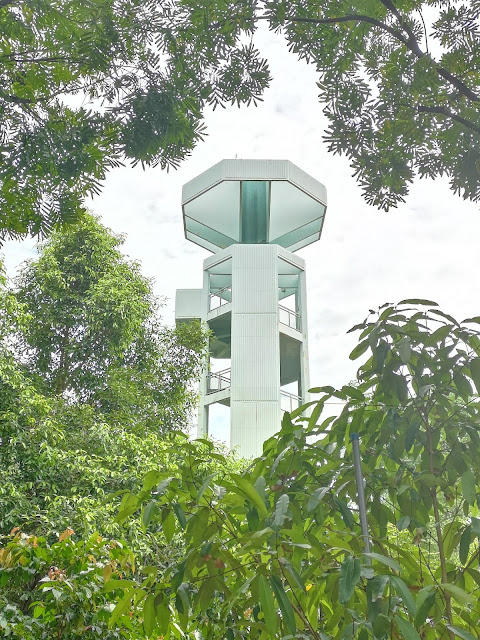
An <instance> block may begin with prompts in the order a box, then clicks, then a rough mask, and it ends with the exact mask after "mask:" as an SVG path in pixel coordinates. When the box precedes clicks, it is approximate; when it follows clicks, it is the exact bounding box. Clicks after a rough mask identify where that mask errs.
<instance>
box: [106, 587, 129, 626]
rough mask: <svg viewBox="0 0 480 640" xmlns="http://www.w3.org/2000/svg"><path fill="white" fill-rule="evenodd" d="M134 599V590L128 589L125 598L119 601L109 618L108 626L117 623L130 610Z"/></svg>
mask: <svg viewBox="0 0 480 640" xmlns="http://www.w3.org/2000/svg"><path fill="white" fill-rule="evenodd" d="M131 600H132V592H131V591H127V593H126V594H125V595H124V596H123V598H122V599H121V600H120V601H119V602H118V603H117V606H116V607H115V609H114V610H113V611H112V614H111V616H110V618H109V619H108V626H109V627H110V628H112V627H113V625H114V624H115V623H116V621H117V620H118V619H119V618H120V616H122V615H123V614H125V613H126V612H127V611H129V610H130V602H131Z"/></svg>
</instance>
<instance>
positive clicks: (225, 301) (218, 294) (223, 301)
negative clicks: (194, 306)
mask: <svg viewBox="0 0 480 640" xmlns="http://www.w3.org/2000/svg"><path fill="white" fill-rule="evenodd" d="M227 291H228V292H229V293H230V296H229V297H230V300H229V299H228V298H226V297H224V296H222V295H221V294H222V293H224V292H227ZM231 294H232V287H231V286H229V287H223V289H218V290H217V291H214V292H212V293H210V302H209V307H208V310H209V311H213V309H218V308H219V307H223V305H224V304H228V303H229V302H231V301H232V295H231ZM215 298H218V301H219V302H218V304H216V305H213V301H214V299H215Z"/></svg>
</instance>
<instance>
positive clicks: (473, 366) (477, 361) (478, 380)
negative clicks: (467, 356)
mask: <svg viewBox="0 0 480 640" xmlns="http://www.w3.org/2000/svg"><path fill="white" fill-rule="evenodd" d="M470 375H471V377H472V380H473V381H474V383H475V386H476V387H477V393H480V358H474V359H473V360H472V361H471V362H470Z"/></svg>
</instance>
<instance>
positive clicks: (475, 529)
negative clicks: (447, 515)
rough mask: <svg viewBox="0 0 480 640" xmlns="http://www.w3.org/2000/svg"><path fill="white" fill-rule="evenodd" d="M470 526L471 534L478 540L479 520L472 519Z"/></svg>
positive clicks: (479, 533) (479, 535)
mask: <svg viewBox="0 0 480 640" xmlns="http://www.w3.org/2000/svg"><path fill="white" fill-rule="evenodd" d="M470 526H471V527H472V533H474V534H475V535H476V536H478V537H479V538H480V520H479V519H478V518H472V519H471V522H470Z"/></svg>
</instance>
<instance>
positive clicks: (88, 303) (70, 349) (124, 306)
mask: <svg viewBox="0 0 480 640" xmlns="http://www.w3.org/2000/svg"><path fill="white" fill-rule="evenodd" d="M123 241H124V238H123V237H122V236H119V235H115V234H113V233H112V232H110V231H108V230H107V229H105V228H104V227H103V226H102V225H101V224H100V223H99V222H98V221H97V220H96V219H95V218H93V217H92V216H88V215H85V216H84V217H83V218H82V220H81V221H80V222H79V223H78V224H77V225H75V226H73V227H69V228H67V229H64V230H61V231H57V232H55V233H53V235H52V236H51V238H50V239H49V240H48V241H47V242H46V243H45V244H44V245H42V246H41V247H40V255H39V257H38V259H37V260H33V261H30V262H28V263H27V264H26V266H25V267H24V269H23V271H22V273H21V275H20V276H19V278H18V281H17V284H18V290H17V293H16V295H17V299H18V301H19V302H20V303H21V304H22V305H23V309H24V312H25V313H27V314H28V315H29V321H28V322H27V323H26V324H25V328H24V331H23V332H22V333H21V334H20V335H19V344H18V348H19V350H20V351H21V353H22V354H23V360H24V363H25V365H26V367H27V369H28V370H29V371H30V372H31V373H32V374H34V375H36V376H38V377H39V378H40V379H41V380H43V383H44V392H45V393H46V394H47V395H48V394H51V393H52V392H53V393H55V394H57V395H63V396H64V397H67V396H68V397H71V398H75V399H78V400H80V401H81V402H83V403H90V404H91V405H92V406H95V407H96V408H98V409H101V410H103V411H106V412H108V413H109V414H110V415H112V413H113V412H114V411H116V412H117V414H118V417H119V419H121V420H125V419H130V420H134V421H136V422H138V423H139V424H140V425H141V429H143V430H145V429H147V428H148V427H149V424H154V425H155V428H156V429H157V430H158V429H161V430H165V429H169V428H170V429H175V428H184V427H185V426H186V424H187V421H188V416H189V412H190V411H191V410H192V409H193V408H194V406H195V404H196V393H195V392H194V391H193V390H192V388H191V381H193V380H196V379H197V377H198V375H199V372H200V368H201V366H202V362H203V356H204V350H205V343H206V337H205V335H204V332H203V330H202V328H201V326H200V325H199V324H195V323H192V324H189V325H188V326H184V327H180V328H178V329H176V330H172V329H169V328H167V327H165V326H162V324H161V322H160V318H159V315H158V309H159V302H158V301H157V300H156V299H155V297H154V296H153V294H152V291H151V285H150V283H149V281H148V280H147V279H146V278H144V277H143V276H142V275H141V274H140V268H139V265H138V263H135V262H131V261H128V260H126V258H125V257H124V256H123V254H122V253H121V251H120V247H121V245H122V243H123Z"/></svg>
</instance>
